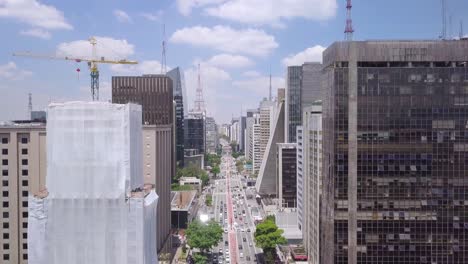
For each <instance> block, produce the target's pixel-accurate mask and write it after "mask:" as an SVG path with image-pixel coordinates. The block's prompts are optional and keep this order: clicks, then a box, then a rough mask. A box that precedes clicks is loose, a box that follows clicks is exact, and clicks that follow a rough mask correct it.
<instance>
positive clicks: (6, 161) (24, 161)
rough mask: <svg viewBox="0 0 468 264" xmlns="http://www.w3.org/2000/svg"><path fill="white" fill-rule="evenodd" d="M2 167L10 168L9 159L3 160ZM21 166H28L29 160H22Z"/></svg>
mask: <svg viewBox="0 0 468 264" xmlns="http://www.w3.org/2000/svg"><path fill="white" fill-rule="evenodd" d="M2 165H3V166H8V160H7V159H3V160H2ZM21 165H25V166H26V165H28V160H27V159H22V160H21Z"/></svg>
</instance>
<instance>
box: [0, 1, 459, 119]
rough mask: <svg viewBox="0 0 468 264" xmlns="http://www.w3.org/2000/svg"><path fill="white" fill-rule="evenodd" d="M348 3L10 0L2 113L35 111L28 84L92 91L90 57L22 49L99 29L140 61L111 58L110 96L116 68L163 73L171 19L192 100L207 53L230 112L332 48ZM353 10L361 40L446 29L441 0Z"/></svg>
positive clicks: (214, 110) (172, 53) (82, 93)
mask: <svg viewBox="0 0 468 264" xmlns="http://www.w3.org/2000/svg"><path fill="white" fill-rule="evenodd" d="M447 3H448V12H447V14H448V15H447V17H448V18H449V17H452V19H451V20H452V29H448V30H447V32H448V33H450V32H452V35H453V36H458V32H459V25H460V20H464V21H465V22H466V23H465V24H466V26H465V28H466V30H465V31H466V32H468V13H467V12H466V10H468V1H466V0H447ZM345 12H346V9H345V1H344V0H339V1H336V0H295V1H291V0H177V1H175V0H173V1H169V0H139V1H112V0H99V1H85V0H82V1H58V0H54V1H52V0H0V33H1V34H2V36H3V38H2V42H1V49H0V120H9V119H21V118H25V117H26V112H27V94H28V92H31V93H32V94H33V105H34V109H35V110H40V109H43V108H45V106H46V105H47V103H48V102H51V101H64V100H89V98H90V92H89V76H88V75H89V72H88V70H87V67H86V65H85V64H83V63H81V64H78V63H75V62H65V61H55V60H38V59H29V58H18V57H12V56H11V53H12V52H14V51H33V52H37V53H40V54H58V55H80V56H89V55H88V54H90V47H89V45H88V44H87V43H86V41H85V40H86V39H88V38H89V37H90V36H97V37H98V53H99V55H104V56H106V57H111V58H116V59H117V58H118V59H121V58H127V59H134V60H138V61H139V62H140V64H139V65H138V66H134V67H127V66H109V65H101V67H100V70H101V79H100V80H101V98H102V99H103V100H106V99H110V79H111V76H113V75H139V74H142V73H160V71H161V70H160V64H159V61H160V60H161V41H162V24H163V23H164V24H165V25H166V38H167V40H168V41H167V64H168V67H170V68H173V67H176V66H180V67H181V68H182V69H183V70H184V72H185V80H186V88H187V93H188V97H189V98H188V103H189V106H192V102H193V99H194V98H193V96H194V94H195V88H196V76H197V71H196V65H197V63H200V64H201V69H202V71H201V73H202V74H201V78H202V85H203V88H204V92H205V100H206V102H207V109H208V113H209V114H210V115H213V116H214V117H215V119H216V120H217V122H218V123H221V122H226V121H228V120H229V119H230V118H231V117H232V116H238V115H239V114H240V112H241V109H243V110H245V109H247V108H254V107H257V106H258V102H259V101H260V100H261V99H262V98H263V97H266V96H267V95H268V74H269V69H270V67H271V71H272V75H273V89H274V90H276V89H277V88H279V87H284V86H285V81H284V77H285V69H286V65H288V64H300V63H302V62H304V61H317V60H321V52H322V50H323V49H324V48H326V47H327V46H328V45H330V44H331V43H333V42H334V41H337V40H343V38H344V36H343V29H344V24H345ZM352 16H353V24H354V28H355V33H354V39H355V40H366V39H434V38H437V37H438V36H439V34H440V32H441V5H440V1H439V0H410V1H408V0H406V1H403V0H393V1H381V0H355V1H354V3H353V10H352ZM447 20H448V22H447V24H448V26H449V25H450V23H449V20H450V19H447ZM77 68H80V70H81V72H80V74H78V73H77V72H76V69H77ZM274 94H275V92H274Z"/></svg>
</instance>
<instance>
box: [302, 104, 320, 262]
mask: <svg viewBox="0 0 468 264" xmlns="http://www.w3.org/2000/svg"><path fill="white" fill-rule="evenodd" d="M297 132H298V133H297V142H298V152H297V204H298V226H299V229H301V230H302V236H303V240H304V246H305V248H306V251H307V255H308V256H309V262H310V263H318V262H319V260H320V259H319V252H320V251H319V250H320V249H319V245H320V240H319V237H320V222H319V217H320V194H321V175H322V106H321V102H320V101H317V102H315V103H314V104H313V105H312V106H309V107H306V108H304V112H303V120H302V127H298V129H297Z"/></svg>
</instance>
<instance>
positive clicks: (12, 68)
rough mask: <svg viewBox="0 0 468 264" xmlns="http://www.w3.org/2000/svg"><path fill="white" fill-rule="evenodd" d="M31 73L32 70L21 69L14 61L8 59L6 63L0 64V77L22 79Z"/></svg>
mask: <svg viewBox="0 0 468 264" xmlns="http://www.w3.org/2000/svg"><path fill="white" fill-rule="evenodd" d="M31 75H32V72H30V71H26V70H21V69H19V68H18V66H16V63H14V62H12V61H10V62H8V63H7V64H3V65H0V79H5V80H22V79H25V78H26V77H29V76H31Z"/></svg>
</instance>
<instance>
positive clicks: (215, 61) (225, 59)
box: [205, 53, 254, 68]
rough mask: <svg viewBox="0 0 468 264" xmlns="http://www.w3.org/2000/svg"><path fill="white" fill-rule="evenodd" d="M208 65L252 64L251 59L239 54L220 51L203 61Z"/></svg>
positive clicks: (228, 66)
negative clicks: (220, 52)
mask: <svg viewBox="0 0 468 264" xmlns="http://www.w3.org/2000/svg"><path fill="white" fill-rule="evenodd" d="M205 63H206V64H208V65H212V66H217V67H221V68H244V67H249V66H252V65H253V64H254V63H253V61H252V60H250V59H249V58H247V57H245V56H241V55H232V54H227V53H222V54H218V55H215V56H213V57H211V58H210V59H209V60H207V61H206V62H205Z"/></svg>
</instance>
